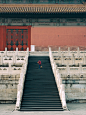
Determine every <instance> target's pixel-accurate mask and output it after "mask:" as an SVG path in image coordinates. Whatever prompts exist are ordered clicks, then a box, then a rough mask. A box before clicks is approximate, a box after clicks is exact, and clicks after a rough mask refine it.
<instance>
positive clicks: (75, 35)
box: [31, 27, 86, 47]
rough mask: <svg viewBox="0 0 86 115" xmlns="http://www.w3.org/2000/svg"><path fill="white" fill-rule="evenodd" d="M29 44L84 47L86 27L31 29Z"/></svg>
mask: <svg viewBox="0 0 86 115" xmlns="http://www.w3.org/2000/svg"><path fill="white" fill-rule="evenodd" d="M31 44H32V45H36V46H45V47H46V46H49V45H50V46H51V45H52V46H66V45H67V46H86V27H32V28H31Z"/></svg>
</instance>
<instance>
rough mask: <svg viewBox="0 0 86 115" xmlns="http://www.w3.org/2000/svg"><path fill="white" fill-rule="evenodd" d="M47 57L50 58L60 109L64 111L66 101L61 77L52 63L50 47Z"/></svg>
mask: <svg viewBox="0 0 86 115" xmlns="http://www.w3.org/2000/svg"><path fill="white" fill-rule="evenodd" d="M49 57H50V62H51V66H52V70H53V73H54V77H55V81H56V85H57V88H58V91H59V96H60V99H61V103H62V107H63V109H64V110H65V109H67V105H66V99H65V88H64V84H62V79H61V75H60V73H59V72H58V69H57V66H56V63H55V62H54V59H53V55H52V51H51V48H50V47H49Z"/></svg>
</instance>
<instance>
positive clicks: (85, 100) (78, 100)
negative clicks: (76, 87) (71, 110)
mask: <svg viewBox="0 0 86 115" xmlns="http://www.w3.org/2000/svg"><path fill="white" fill-rule="evenodd" d="M66 102H67V103H86V99H74V100H66Z"/></svg>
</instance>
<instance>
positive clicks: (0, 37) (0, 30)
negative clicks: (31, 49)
mask: <svg viewBox="0 0 86 115" xmlns="http://www.w3.org/2000/svg"><path fill="white" fill-rule="evenodd" d="M5 47H6V26H0V51H4V50H5Z"/></svg>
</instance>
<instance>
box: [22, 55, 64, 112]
mask: <svg viewBox="0 0 86 115" xmlns="http://www.w3.org/2000/svg"><path fill="white" fill-rule="evenodd" d="M38 60H41V62H42V69H39V65H38V64H37V61H38ZM20 111H63V108H62V104H61V100H60V97H59V92H58V89H57V86H56V83H55V79H54V75H53V72H52V69H51V65H50V60H49V57H48V56H30V57H29V62H28V68H27V72H26V78H25V84H24V90H23V96H22V102H21V107H20Z"/></svg>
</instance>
